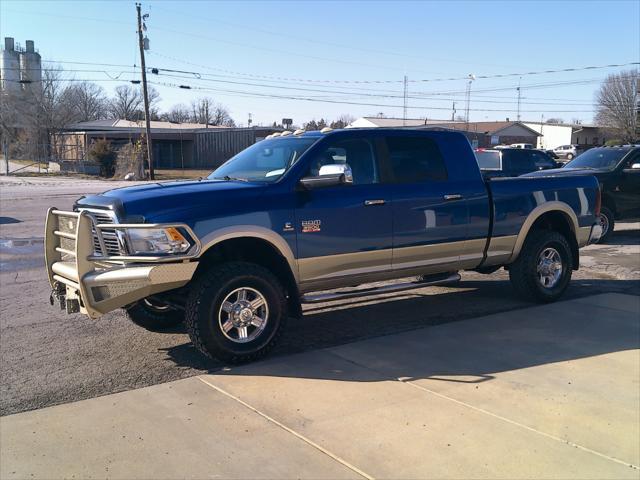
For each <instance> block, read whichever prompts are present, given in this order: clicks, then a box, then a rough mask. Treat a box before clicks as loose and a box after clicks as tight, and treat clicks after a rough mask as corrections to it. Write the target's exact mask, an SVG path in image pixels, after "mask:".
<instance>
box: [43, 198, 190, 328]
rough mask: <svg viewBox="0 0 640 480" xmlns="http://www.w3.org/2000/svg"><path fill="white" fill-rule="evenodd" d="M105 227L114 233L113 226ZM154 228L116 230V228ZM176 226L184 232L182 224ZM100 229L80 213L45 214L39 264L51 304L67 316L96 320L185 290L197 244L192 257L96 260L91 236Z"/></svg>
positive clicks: (51, 212)
mask: <svg viewBox="0 0 640 480" xmlns="http://www.w3.org/2000/svg"><path fill="white" fill-rule="evenodd" d="M106 226H108V227H109V228H114V226H115V225H112V224H108V225H105V227H106ZM158 226H159V225H149V224H140V225H118V226H117V228H154V227H158ZM163 226H164V225H163ZM172 226H175V225H172ZM178 227H180V228H186V229H188V227H186V226H184V225H178ZM101 228H103V226H102V225H95V224H94V223H93V220H92V218H91V216H90V215H89V214H88V213H86V212H63V211H60V210H56V209H55V208H50V209H49V211H48V212H47V221H46V227H45V260H46V264H47V274H48V276H49V283H50V284H51V288H52V297H51V298H52V303H53V299H54V297H57V298H58V300H59V301H60V304H61V306H62V307H63V308H66V310H67V311H68V312H69V313H74V312H76V311H80V312H81V313H84V314H86V315H88V316H89V317H91V318H98V317H99V316H101V315H103V314H105V313H107V312H110V311H111V310H115V309H117V308H120V307H123V306H125V305H128V304H130V303H133V302H135V301H137V300H140V299H142V298H145V297H148V296H149V295H154V294H157V293H161V292H164V291H167V290H172V289H174V288H179V287H182V286H184V285H186V284H187V283H188V282H189V280H191V278H192V276H193V274H194V272H195V269H196V268H197V266H198V263H197V262H196V261H193V260H192V259H193V257H194V256H195V255H196V254H197V253H198V251H199V248H200V245H199V243H198V244H197V245H195V246H194V248H193V249H192V250H193V252H190V253H189V254H188V255H182V256H180V257H171V258H167V257H128V256H122V257H113V256H112V257H105V256H97V255H95V253H94V241H93V239H94V235H96V234H97V235H98V238H100V229H101ZM189 232H190V234H192V232H191V231H190V230H189ZM193 238H194V239H195V236H193ZM196 241H197V240H196Z"/></svg>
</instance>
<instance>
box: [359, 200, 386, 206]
mask: <svg viewBox="0 0 640 480" xmlns="http://www.w3.org/2000/svg"><path fill="white" fill-rule="evenodd" d="M385 203H387V202H386V201H385V200H365V201H364V205H365V207H370V206H371V205H384V204H385Z"/></svg>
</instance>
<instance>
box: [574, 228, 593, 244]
mask: <svg viewBox="0 0 640 480" xmlns="http://www.w3.org/2000/svg"><path fill="white" fill-rule="evenodd" d="M592 228H593V227H591V226H588V227H580V228H578V233H577V235H576V237H577V240H578V247H580V248H582V247H584V246H586V245H589V237H590V236H591V229H592Z"/></svg>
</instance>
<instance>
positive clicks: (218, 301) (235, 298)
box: [185, 262, 287, 363]
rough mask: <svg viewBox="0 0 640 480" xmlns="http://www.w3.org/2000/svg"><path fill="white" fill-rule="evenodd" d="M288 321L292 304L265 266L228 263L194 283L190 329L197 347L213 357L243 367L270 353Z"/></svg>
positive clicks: (188, 311) (187, 320)
mask: <svg viewBox="0 0 640 480" xmlns="http://www.w3.org/2000/svg"><path fill="white" fill-rule="evenodd" d="M286 318H287V302H286V297H285V293H284V289H283V288H282V285H281V284H280V282H279V281H278V279H277V278H276V276H275V275H273V274H272V273H271V272H270V271H269V270H267V269H265V268H264V267H261V266H260V265H256V264H252V263H246V262H229V263H224V264H221V265H217V266H215V267H213V268H212V269H211V270H209V271H208V272H206V273H205V274H204V275H202V276H201V277H200V278H199V280H198V281H197V282H196V283H195V284H194V286H193V289H192V291H191V294H190V295H189V299H188V301H187V309H186V316H185V325H186V327H187V332H188V333H189V336H190V337H191V341H192V342H193V344H194V345H195V347H196V348H197V349H198V350H199V351H200V352H202V353H204V354H205V355H207V356H208V357H211V358H218V359H220V360H223V361H225V362H229V363H244V362H249V361H252V360H256V359H258V358H261V357H263V356H264V355H266V354H267V353H268V352H269V351H270V350H271V349H272V348H273V347H274V346H275V344H276V342H277V340H278V338H279V337H280V334H281V332H282V330H283V328H284V324H285V321H286Z"/></svg>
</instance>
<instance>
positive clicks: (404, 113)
mask: <svg viewBox="0 0 640 480" xmlns="http://www.w3.org/2000/svg"><path fill="white" fill-rule="evenodd" d="M408 100H409V78H408V77H407V76H406V75H405V76H404V103H403V106H402V126H406V125H407V101H408Z"/></svg>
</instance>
